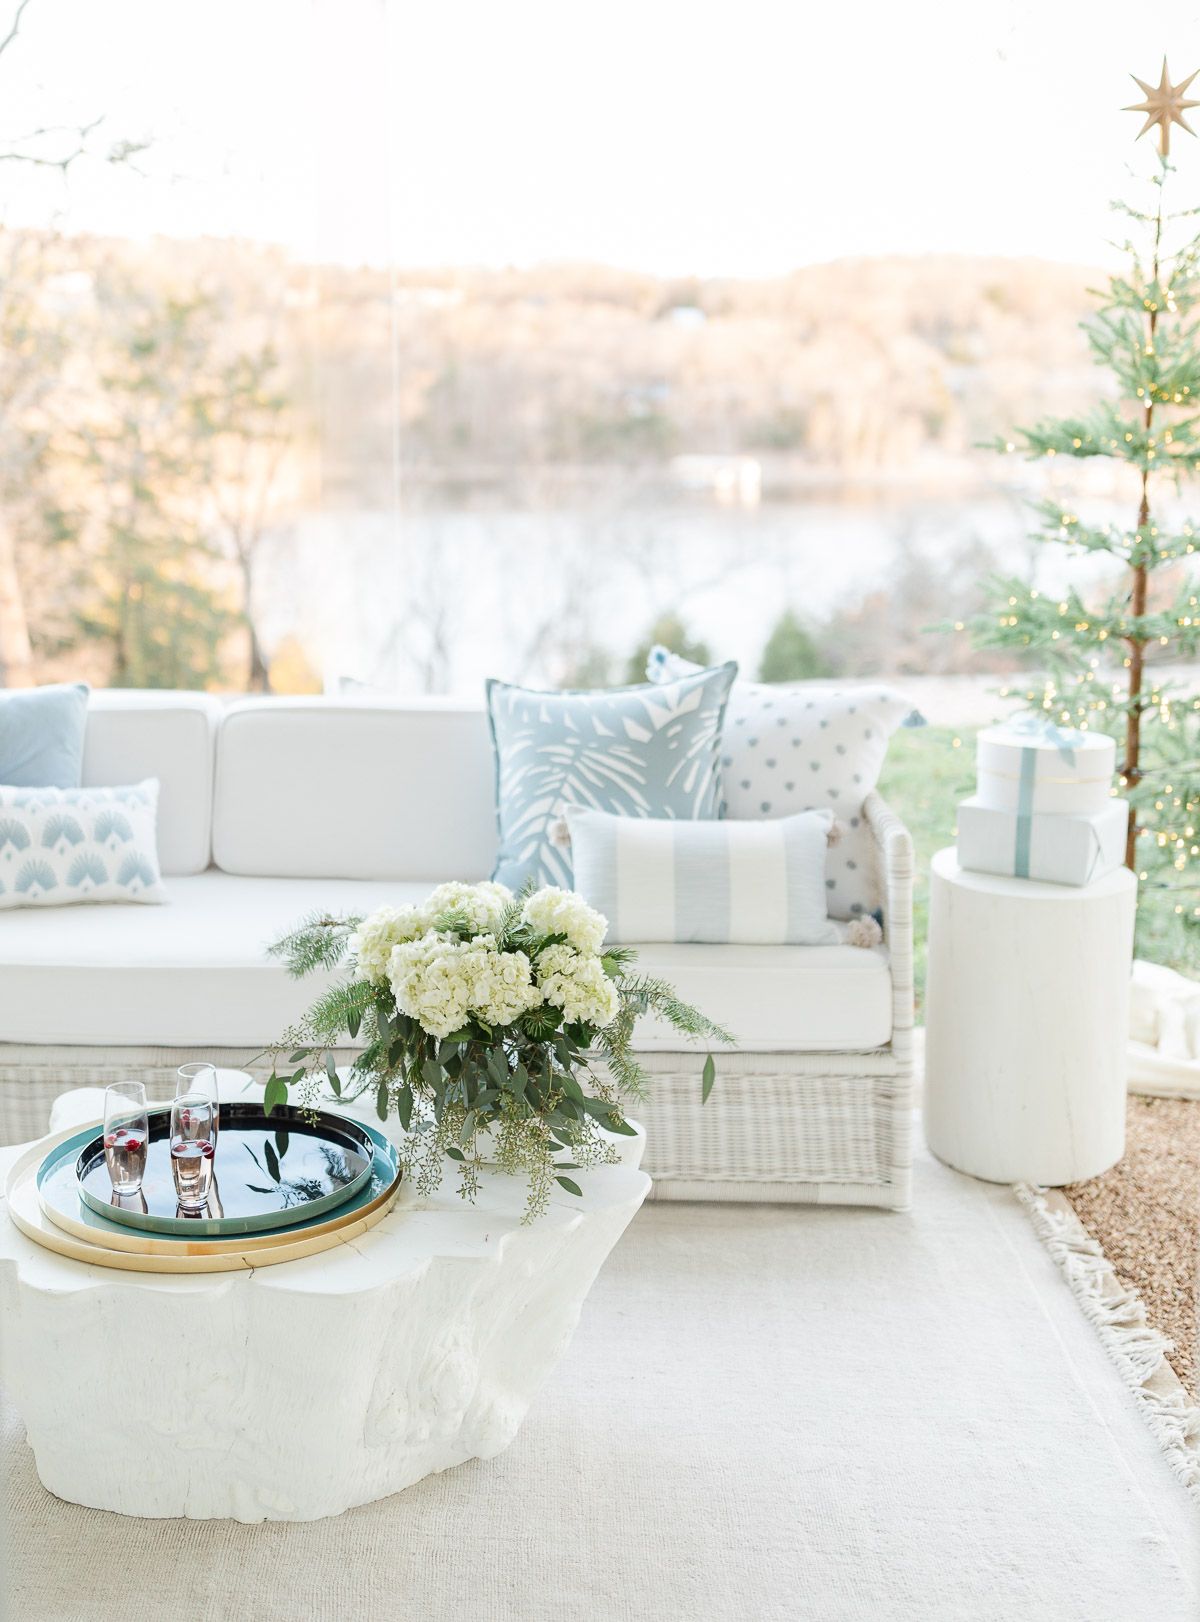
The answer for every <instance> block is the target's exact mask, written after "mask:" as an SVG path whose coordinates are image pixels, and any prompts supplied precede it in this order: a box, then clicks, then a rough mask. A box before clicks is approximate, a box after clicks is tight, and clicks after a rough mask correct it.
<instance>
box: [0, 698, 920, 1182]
mask: <svg viewBox="0 0 1200 1622" xmlns="http://www.w3.org/2000/svg"><path fill="white" fill-rule="evenodd" d="M147 776H156V777H157V778H158V779H159V780H160V783H161V803H160V805H161V808H160V827H159V847H160V857H161V860H162V865H163V871H164V874H165V875H166V877H167V883H168V888H169V900H168V902H167V903H166V904H165V905H163V906H136V905H126V906H112V905H108V906H105V905H83V906H71V907H45V908H36V909H17V910H11V911H4V912H0V1139H2V1140H3V1141H5V1142H10V1143H11V1142H19V1141H22V1140H24V1139H26V1138H30V1137H33V1136H36V1135H38V1134H40V1133H42V1132H44V1131H45V1130H46V1123H47V1118H48V1113H49V1107H50V1104H51V1102H52V1101H53V1099H54V1098H55V1097H56V1096H57V1095H58V1094H59V1093H61V1092H63V1091H65V1090H66V1089H68V1088H71V1087H79V1086H97V1085H104V1084H106V1083H107V1082H109V1081H112V1080H115V1079H118V1078H120V1077H123V1076H128V1075H130V1074H131V1073H135V1072H138V1071H142V1070H153V1069H158V1068H167V1067H173V1066H175V1065H177V1064H179V1063H181V1062H183V1060H185V1059H187V1058H194V1057H197V1056H204V1057H211V1058H213V1059H214V1060H216V1062H218V1063H224V1064H228V1065H231V1066H235V1067H238V1066H240V1067H245V1065H246V1061H247V1060H248V1059H250V1058H251V1057H253V1056H254V1055H255V1054H257V1053H258V1052H259V1051H260V1050H261V1048H262V1047H263V1046H264V1045H265V1044H266V1043H267V1042H269V1041H270V1040H272V1039H273V1038H274V1037H275V1036H277V1035H278V1034H279V1033H280V1032H281V1031H282V1030H283V1029H284V1027H285V1026H287V1025H288V1024H289V1023H290V1022H292V1021H293V1020H294V1019H295V1018H296V1016H297V1015H298V1014H299V1013H300V1011H301V1010H302V1008H303V1007H304V1006H305V1004H306V1003H307V1002H308V1001H309V1000H310V999H311V998H312V996H313V994H314V990H315V987H314V985H313V984H312V983H311V982H303V983H300V984H297V983H296V982H294V981H291V980H289V979H288V978H287V977H286V975H285V974H284V973H283V971H282V970H281V969H280V968H279V967H278V965H277V964H276V963H275V962H274V961H273V960H271V959H269V958H268V957H267V956H266V955H265V951H264V948H265V946H266V944H267V943H268V942H269V941H270V940H271V939H273V938H274V937H275V936H277V935H278V934H279V933H280V932H281V931H282V930H283V929H284V928H285V927H287V926H288V925H290V924H292V923H293V922H295V921H296V919H298V918H299V917H301V916H302V915H304V914H305V913H307V912H309V911H310V910H312V909H313V908H314V907H322V908H328V909H330V910H340V911H355V912H362V911H366V910H369V909H370V908H371V907H372V906H374V905H377V904H379V903H381V902H385V901H391V902H396V901H399V900H409V899H417V898H419V897H420V896H421V895H423V894H424V893H425V892H426V891H428V890H429V889H430V888H431V887H432V885H433V884H435V883H438V882H440V881H442V880H444V879H449V878H462V879H472V878H480V877H483V876H485V875H486V874H487V873H488V872H489V871H490V869H491V864H492V860H493V856H494V853H495V840H496V834H495V822H494V814H493V803H492V800H493V775H492V760H491V745H490V740H489V737H488V731H487V723H486V719H485V716H484V714H483V712H482V710H481V709H480V708H478V707H472V706H468V705H464V704H462V703H460V702H457V701H447V700H437V699H427V700H423V701H416V702H411V701H406V702H395V703H391V702H382V701H379V700H369V701H366V700H364V701H346V700H341V699H338V700H330V699H247V700H242V701H238V702H235V703H232V704H229V705H222V704H221V703H220V702H219V701H217V700H215V699H212V698H209V697H206V696H204V695H200V694H191V693H120V692H105V693H96V694H93V696H92V700H91V706H90V710H89V717H88V727H87V742H86V751H85V762H84V781H85V783H86V784H106V783H107V784H117V783H128V782H136V781H138V780H139V779H141V778H143V777H147ZM866 816H867V820H868V823H869V825H870V827H871V829H872V831H873V833H874V835H875V848H876V850H877V853H878V861H879V891H880V896H879V898H880V902H881V905H882V908H883V917H884V928H885V945H884V946H881V947H878V948H875V949H873V950H869V951H864V950H861V949H855V948H852V947H847V946H834V947H828V946H826V947H802V946H784V947H773V946H698V945H666V944H655V943H647V944H645V945H644V946H642V947H641V949H640V954H641V959H642V962H643V964H644V965H645V966H646V967H647V968H648V969H651V970H654V971H658V972H661V973H663V974H665V975H667V976H669V977H670V978H671V979H673V980H674V981H675V983H676V984H677V986H678V988H679V990H680V992H681V994H682V995H683V996H684V997H685V998H687V999H689V1000H691V1001H694V1002H696V1003H697V1004H698V1005H699V1006H701V1007H702V1008H704V1010H705V1011H706V1012H708V1013H709V1014H711V1015H712V1016H713V1017H715V1018H717V1019H719V1020H721V1021H723V1022H724V1023H725V1024H726V1025H727V1026H728V1027H729V1028H730V1029H731V1030H733V1031H734V1032H735V1034H736V1035H737V1037H738V1040H739V1044H740V1045H739V1049H738V1051H737V1052H735V1053H728V1054H724V1055H721V1056H720V1059H719V1079H718V1083H717V1086H716V1089H715V1090H714V1092H713V1094H712V1096H711V1098H710V1099H709V1101H708V1102H707V1103H706V1104H704V1105H701V1101H700V1088H699V1073H700V1066H701V1062H702V1060H701V1057H700V1056H698V1055H697V1054H696V1052H695V1051H694V1050H691V1049H687V1048H686V1045H685V1044H682V1043H681V1042H680V1040H679V1039H678V1038H677V1037H676V1036H675V1035H674V1033H672V1032H670V1031H669V1030H666V1029H664V1028H663V1027H661V1026H656V1025H655V1024H653V1023H651V1022H644V1024H643V1028H642V1029H641V1030H640V1031H639V1033H638V1039H637V1040H638V1046H639V1047H640V1048H641V1049H642V1051H643V1053H644V1056H645V1063H646V1067H647V1068H648V1069H649V1070H650V1071H651V1072H652V1074H653V1076H654V1084H653V1089H652V1095H651V1098H650V1101H649V1102H648V1104H647V1105H646V1106H645V1107H644V1108H639V1110H638V1114H639V1116H640V1117H641V1118H642V1119H643V1120H644V1123H645V1125H646V1128H647V1134H648V1147H647V1153H646V1159H645V1165H646V1169H647V1170H648V1171H649V1172H650V1174H651V1175H652V1177H653V1178H654V1180H655V1188H656V1193H657V1194H658V1196H659V1197H660V1198H674V1199H724V1200H768V1201H812V1202H818V1203H837V1204H862V1205H875V1206H885V1207H893V1208H896V1209H903V1208H904V1207H905V1206H906V1205H907V1204H908V1201H909V1193H910V1133H911V1105H912V1101H911V1039H912V1013H913V1002H912V998H913V992H912V906H911V902H912V847H911V842H910V840H909V837H908V834H907V832H906V831H905V829H904V827H903V826H902V824H901V823H900V822H899V821H898V819H897V818H896V817H895V816H894V815H893V814H892V813H891V812H890V811H889V810H888V808H887V807H886V805H885V804H884V803H883V801H882V800H881V799H880V798H879V796H878V795H872V796H871V798H870V799H869V800H868V801H867V805H866ZM347 1056H348V1055H347Z"/></svg>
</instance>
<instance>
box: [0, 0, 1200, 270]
mask: <svg viewBox="0 0 1200 1622" xmlns="http://www.w3.org/2000/svg"><path fill="white" fill-rule="evenodd" d="M13 9H14V6H13V0H0V19H4V18H6V17H9V16H11V15H12V12H13ZM1146 18H1147V12H1146V11H1142V9H1141V8H1137V7H1132V6H1129V5H1128V4H1127V3H1124V0H1122V3H1114V0H1088V3H1079V0H1041V3H1040V4H1035V3H1026V0H1014V3H1003V0H998V3H996V4H987V5H985V4H983V3H981V0H908V3H907V4H905V5H897V4H895V3H894V0H857V3H856V4H854V5H848V4H840V5H838V4H831V3H829V0H821V3H819V4H814V3H811V0H687V3H682V0H205V3H204V4H203V5H201V4H196V3H189V0H103V3H102V4H101V3H98V0H30V4H29V5H28V7H27V9H26V11H25V13H24V16H23V19H22V25H21V33H20V36H19V37H18V40H17V41H16V43H15V44H14V45H13V47H12V48H11V49H10V50H9V51H8V52H7V53H5V54H4V56H3V57H0V150H3V149H4V147H5V146H6V145H10V144H11V139H12V137H14V136H16V135H20V134H22V133H23V132H25V131H26V130H29V129H33V128H37V127H39V126H42V125H45V124H58V123H72V122H84V121H86V120H89V119H91V118H94V117H96V116H97V115H98V114H100V113H103V114H104V115H105V122H104V124H103V125H102V126H101V128H100V130H99V131H98V132H97V137H96V139H98V140H100V141H101V142H103V140H104V139H106V138H107V137H108V135H109V133H110V132H111V135H112V137H113V138H117V137H130V138H143V137H145V138H149V139H151V140H152V141H153V145H152V147H151V149H150V151H149V152H148V153H147V154H146V155H145V156H144V157H143V158H142V159H141V160H139V162H140V168H141V170H142V171H143V172H142V173H141V174H131V173H129V172H128V171H126V170H120V169H115V168H112V167H110V166H107V165H104V164H103V163H81V164H79V165H78V166H76V167H75V168H74V169H73V171H72V173H71V175H70V177H69V179H68V181H67V182H65V183H64V182H62V181H61V180H59V179H58V178H57V177H55V176H52V175H49V174H48V173H47V172H45V171H33V170H30V169H29V168H27V167H26V166H24V165H17V164H12V163H7V164H0V212H2V217H3V218H5V219H7V220H9V221H12V222H15V223H32V222H41V221H44V220H46V219H48V218H50V217H54V218H56V219H58V220H59V221H61V223H62V224H63V225H64V226H65V227H66V228H68V229H76V230H92V231H99V232H104V233H110V232H111V233H116V234H121V235H127V236H132V237H135V238H145V237H148V236H150V235H153V234H155V233H162V234H167V235H181V236H192V235H204V234H207V235H218V236H224V235H236V236H249V237H256V238H262V239H265V240H270V241H278V242H283V243H285V244H286V245H287V246H288V247H289V248H291V249H292V250H293V251H294V252H295V253H296V254H297V255H298V256H300V257H303V258H310V259H317V260H333V261H339V262H343V263H348V264H355V263H362V262H370V263H377V264H388V263H391V264H396V265H398V266H402V267H411V266H430V265H444V264H470V265H504V264H529V263H535V262H538V261H542V260H596V261H601V262H606V263H611V264H616V265H621V266H625V267H629V268H634V269H642V270H647V271H655V272H660V273H664V274H679V275H685V274H698V275H739V276H759V275H772V274H777V273H780V272H784V271H787V270H789V269H792V268H794V267H796V266H799V265H804V264H810V263H814V262H819V261H824V260H830V259H838V258H842V257H846V256H858V255H873V254H890V253H906V254H907V253H943V252H949V253H969V254H1006V255H1035V256H1038V257H1041V258H1048V259H1059V260H1065V261H1068V262H1095V261H1097V260H1100V259H1103V258H1104V257H1105V252H1104V241H1105V237H1106V235H1107V234H1108V233H1109V232H1110V231H1111V230H1112V229H1113V226H1112V222H1111V220H1110V217H1109V215H1108V211H1107V204H1108V202H1109V200H1110V199H1111V198H1112V197H1113V196H1114V195H1119V194H1123V193H1124V194H1128V193H1129V192H1130V191H1131V182H1130V179H1129V176H1130V172H1131V171H1132V172H1134V173H1140V174H1145V173H1148V172H1149V171H1150V169H1151V168H1152V166H1153V145H1152V142H1153V137H1152V136H1149V135H1148V136H1146V137H1144V138H1143V139H1142V141H1141V142H1139V143H1135V140H1134V137H1135V135H1136V133H1137V130H1138V128H1139V127H1140V119H1139V118H1138V117H1137V116H1136V115H1135V114H1133V113H1127V112H1121V111H1120V108H1121V107H1122V105H1123V104H1124V103H1126V102H1129V101H1135V100H1140V99H1141V97H1140V93H1139V92H1138V91H1137V90H1136V87H1135V86H1134V85H1133V82H1132V80H1131V79H1130V78H1129V73H1130V71H1133V72H1135V73H1137V74H1139V75H1140V76H1141V77H1142V78H1144V79H1148V80H1154V81H1157V78H1158V73H1159V68H1160V65H1161V60H1162V56H1163V52H1164V50H1165V51H1166V53H1167V54H1168V56H1169V58H1170V61H1171V67H1172V70H1173V76H1174V77H1175V78H1180V77H1183V76H1185V75H1186V74H1187V73H1190V72H1191V71H1192V70H1193V69H1194V68H1197V67H1200V6H1198V5H1197V4H1196V3H1195V0H1193V3H1191V4H1182V3H1176V0H1160V3H1159V4H1157V5H1156V6H1155V7H1154V8H1153V21H1152V22H1150V21H1147V20H1146ZM1197 91H1198V93H1200V81H1197ZM1197 113H1198V114H1200V108H1198V109H1197ZM1196 128H1197V129H1200V119H1198V121H1197V124H1196ZM1173 148H1174V151H1173V155H1174V156H1175V157H1176V159H1177V161H1178V164H1179V168H1180V171H1181V175H1182V176H1183V177H1184V180H1185V182H1186V183H1190V184H1191V186H1192V187H1193V189H1194V190H1196V191H1200V139H1196V140H1194V139H1192V138H1190V137H1188V136H1187V135H1185V134H1183V133H1182V132H1178V131H1176V132H1175V139H1174V142H1173Z"/></svg>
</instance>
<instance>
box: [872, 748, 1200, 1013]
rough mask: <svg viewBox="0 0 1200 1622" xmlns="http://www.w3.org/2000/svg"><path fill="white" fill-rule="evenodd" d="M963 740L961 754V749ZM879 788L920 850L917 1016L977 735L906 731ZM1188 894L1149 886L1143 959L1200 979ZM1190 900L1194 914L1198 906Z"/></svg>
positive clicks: (1141, 903) (1199, 934) (1141, 917)
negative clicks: (941, 864)
mask: <svg viewBox="0 0 1200 1622" xmlns="http://www.w3.org/2000/svg"><path fill="white" fill-rule="evenodd" d="M955 738H958V740H959V743H958V747H955V742H954V740H955ZM879 788H880V792H881V793H882V795H883V797H884V799H885V800H887V801H888V803H889V804H890V805H891V806H892V808H893V810H895V811H896V812H897V814H898V815H899V816H900V817H902V818H903V820H904V822H905V824H906V825H907V827H908V831H909V832H910V833H911V834H912V837H913V845H914V846H915V848H916V865H917V873H916V892H915V895H914V897H913V934H914V945H915V951H916V986H917V1014H918V1018H919V1017H920V1013H921V1006H922V1003H923V1000H924V994H925V937H926V933H927V928H928V920H929V861H930V858H931V857H932V855H933V853H934V851H937V850H941V849H942V847H943V845H952V844H953V843H954V819H955V812H956V810H957V808H958V802H959V801H960V800H964V799H966V797H967V796H968V795H969V794H973V793H974V791H975V734H974V732H963V733H956V732H954V731H952V730H951V729H950V728H948V727H912V728H903V727H902V728H901V730H900V731H899V732H897V733H896V734H895V736H894V737H893V738H892V741H891V744H890V745H889V748H888V758H887V763H886V765H885V766H884V768H883V774H882V776H881V777H880V780H879ZM1179 896H1180V892H1179V891H1177V890H1174V889H1171V888H1164V887H1161V881H1160V885H1159V886H1156V885H1155V884H1154V882H1153V880H1152V881H1151V882H1150V883H1149V884H1143V885H1142V886H1141V892H1140V894H1139V896H1138V924H1137V942H1136V954H1137V956H1138V957H1143V958H1148V959H1150V961H1151V962H1154V963H1165V964H1167V965H1168V967H1170V968H1173V969H1178V970H1179V972H1180V973H1181V974H1188V975H1191V976H1192V977H1193V978H1200V931H1198V930H1196V929H1194V928H1190V929H1189V928H1185V927H1184V924H1183V921H1182V920H1181V919H1180V918H1178V917H1177V916H1176V914H1175V906H1176V903H1177V901H1178V900H1179ZM1193 899H1194V898H1189V899H1188V903H1187V904H1188V906H1189V907H1190V906H1191V905H1192V900H1193Z"/></svg>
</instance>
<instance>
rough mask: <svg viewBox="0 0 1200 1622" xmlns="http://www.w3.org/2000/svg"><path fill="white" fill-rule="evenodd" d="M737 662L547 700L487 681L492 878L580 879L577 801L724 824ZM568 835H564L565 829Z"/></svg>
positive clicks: (514, 885) (511, 882)
mask: <svg viewBox="0 0 1200 1622" xmlns="http://www.w3.org/2000/svg"><path fill="white" fill-rule="evenodd" d="M736 675H737V665H736V664H733V663H730V664H725V665H719V666H717V667H716V668H714V669H712V670H702V671H699V672H697V673H696V674H695V675H689V676H684V677H682V678H681V679H680V680H679V681H673V682H664V683H663V684H662V685H661V686H657V687H653V686H646V687H616V688H611V689H609V690H607V691H604V692H594V693H579V692H568V693H537V692H530V691H529V690H528V689H527V688H524V687H512V686H510V685H509V684H508V683H507V682H502V681H489V682H488V684H487V697H488V715H489V718H490V721H491V728H492V744H493V747H494V749H495V755H496V815H497V818H498V821H499V825H500V854H499V856H498V858H497V860H496V869H495V872H494V873H493V875H492V877H493V878H495V879H498V880H499V881H500V883H501V884H507V885H508V886H509V887H510V888H511V889H513V890H519V889H520V888H521V886H522V885H523V884H524V883H525V882H526V881H527V880H529V879H533V880H534V881H535V882H536V883H538V884H560V885H563V886H564V887H569V886H570V883H571V855H570V851H569V849H567V840H566V838H565V837H561V836H560V832H559V830H560V824H561V821H562V815H563V812H564V811H565V810H566V808H567V807H568V806H571V805H577V806H590V807H592V808H593V809H595V810H597V811H612V812H616V813H618V814H619V815H621V816H626V817H688V818H694V817H717V816H719V815H720V809H721V778H720V770H721V768H720V751H721V727H722V723H723V721H724V717H725V703H726V700H727V699H728V697H729V689H730V687H731V686H732V685H733V678H734V677H735V676H736ZM564 833H565V830H564Z"/></svg>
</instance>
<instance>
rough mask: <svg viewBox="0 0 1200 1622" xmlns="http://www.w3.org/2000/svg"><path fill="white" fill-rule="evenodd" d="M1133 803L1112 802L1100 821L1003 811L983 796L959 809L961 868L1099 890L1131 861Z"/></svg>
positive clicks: (1099, 816)
mask: <svg viewBox="0 0 1200 1622" xmlns="http://www.w3.org/2000/svg"><path fill="white" fill-rule="evenodd" d="M1128 826H1129V802H1128V801H1127V800H1113V799H1109V800H1107V801H1106V802H1105V806H1104V810H1103V811H1098V812H1096V814H1095V815H1094V816H1090V817H1076V816H1069V815H1066V816H1064V815H1063V813H1062V812H1058V811H1034V812H1032V813H1031V814H1030V815H1029V816H1028V817H1027V818H1022V817H1020V816H1019V815H1018V813H1017V812H1016V811H997V810H996V808H995V807H994V806H990V805H985V804H984V803H983V801H982V800H981V799H980V798H979V796H978V795H975V796H974V797H973V798H972V799H969V800H964V801H963V802H962V804H961V805H960V806H959V808H958V865H959V866H960V867H965V868H968V869H970V870H971V871H972V872H975V873H1002V874H1005V875H1007V876H1008V877H1009V878H1017V879H1038V880H1040V881H1041V882H1042V883H1043V884H1074V885H1084V884H1094V883H1095V882H1096V880H1097V879H1102V878H1103V877H1104V876H1105V874H1106V873H1113V872H1115V871H1116V869H1117V868H1118V867H1120V866H1121V863H1122V862H1123V861H1124V860H1125V833H1126V830H1127V828H1128Z"/></svg>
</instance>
